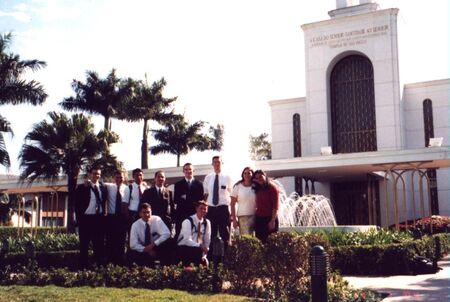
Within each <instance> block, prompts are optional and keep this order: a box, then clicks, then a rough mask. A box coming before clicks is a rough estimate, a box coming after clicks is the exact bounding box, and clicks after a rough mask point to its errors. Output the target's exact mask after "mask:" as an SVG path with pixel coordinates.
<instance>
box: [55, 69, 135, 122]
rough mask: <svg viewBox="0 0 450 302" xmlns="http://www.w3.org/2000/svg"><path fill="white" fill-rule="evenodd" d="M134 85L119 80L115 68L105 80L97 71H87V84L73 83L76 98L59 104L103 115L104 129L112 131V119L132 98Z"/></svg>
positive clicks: (75, 81) (129, 80)
mask: <svg viewBox="0 0 450 302" xmlns="http://www.w3.org/2000/svg"><path fill="white" fill-rule="evenodd" d="M134 83H135V82H134V81H133V80H131V79H126V80H123V79H120V78H118V77H117V76H116V70H115V69H114V68H113V69H112V70H111V72H110V73H109V74H108V76H107V77H106V78H105V79H101V78H99V76H98V74H97V73H96V72H95V71H87V72H86V82H85V83H83V82H81V81H77V80H73V81H72V89H73V90H74V91H75V96H74V97H73V96H72V97H68V98H65V99H64V100H63V101H62V102H61V103H59V104H60V105H61V107H62V108H63V109H65V110H69V111H77V110H81V111H84V112H88V113H91V114H100V115H102V116H103V117H104V118H105V122H104V127H103V128H104V129H105V130H111V118H113V117H115V116H116V114H117V108H118V107H119V106H120V104H121V103H122V102H124V101H125V100H126V99H127V98H130V97H131V96H132V93H133V85H134Z"/></svg>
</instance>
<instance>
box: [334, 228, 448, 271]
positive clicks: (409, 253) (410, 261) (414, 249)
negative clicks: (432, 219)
mask: <svg viewBox="0 0 450 302" xmlns="http://www.w3.org/2000/svg"><path fill="white" fill-rule="evenodd" d="M332 250H333V252H332V253H333V261H332V267H333V268H334V269H335V270H337V271H339V272H340V273H342V274H344V275H409V274H416V273H419V272H418V267H417V257H419V256H422V257H426V258H428V259H431V260H436V261H437V260H439V259H441V258H442V256H443V255H445V254H448V253H449V252H450V235H449V234H435V235H433V236H424V237H422V238H421V239H419V240H411V241H407V242H404V243H393V244H386V245H363V246H343V247H335V248H333V249H332Z"/></svg>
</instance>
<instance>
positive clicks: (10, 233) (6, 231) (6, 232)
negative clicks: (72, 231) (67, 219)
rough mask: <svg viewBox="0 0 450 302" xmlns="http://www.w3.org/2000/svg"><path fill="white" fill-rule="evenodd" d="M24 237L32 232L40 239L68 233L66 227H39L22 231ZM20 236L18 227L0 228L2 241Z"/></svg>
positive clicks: (0, 239)
mask: <svg viewBox="0 0 450 302" xmlns="http://www.w3.org/2000/svg"><path fill="white" fill-rule="evenodd" d="M21 232H22V233H23V235H24V236H30V234H31V232H33V234H36V237H40V236H41V235H44V236H45V235H46V234H47V233H53V234H64V233H67V229H66V228H64V227H54V228H51V227H38V228H33V229H32V228H23V230H21ZM18 234H19V228H18V227H9V226H1V227H0V241H3V240H4V239H6V238H8V237H12V238H16V237H17V236H18Z"/></svg>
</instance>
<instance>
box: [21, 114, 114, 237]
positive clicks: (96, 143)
mask: <svg viewBox="0 0 450 302" xmlns="http://www.w3.org/2000/svg"><path fill="white" fill-rule="evenodd" d="M48 116H49V118H50V122H48V121H46V120H43V121H41V122H40V123H38V124H35V125H34V126H33V129H32V130H31V131H30V132H29V133H28V134H27V136H26V137H25V144H24V145H23V146H22V149H21V151H20V155H19V160H20V168H21V169H22V173H21V175H20V178H21V180H22V181H28V182H29V183H31V182H33V181H34V180H36V179H38V178H43V179H45V180H47V181H50V182H54V181H56V180H57V179H58V177H60V176H61V174H66V175H67V188H68V195H69V202H68V214H69V216H68V217H69V219H68V229H69V230H71V231H73V230H74V220H73V218H74V212H75V198H74V197H75V196H74V193H75V188H76V186H77V179H78V176H79V174H80V172H81V171H82V170H83V169H84V168H85V167H86V166H88V165H89V164H92V163H93V162H94V161H95V160H97V159H99V157H100V156H101V154H103V153H104V151H105V149H107V145H108V144H109V143H113V142H114V141H113V140H112V136H108V135H105V133H104V131H101V132H100V133H99V134H96V133H95V132H94V124H93V123H92V122H91V120H90V119H89V118H86V117H85V116H83V115H82V114H74V115H72V116H71V117H67V116H66V115H65V114H64V113H57V112H49V113H48ZM105 137H108V139H105Z"/></svg>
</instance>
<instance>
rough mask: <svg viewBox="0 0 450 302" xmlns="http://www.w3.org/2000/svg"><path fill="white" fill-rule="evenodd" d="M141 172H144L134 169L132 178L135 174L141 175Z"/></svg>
mask: <svg viewBox="0 0 450 302" xmlns="http://www.w3.org/2000/svg"><path fill="white" fill-rule="evenodd" d="M141 172H142V173H144V171H142V169H140V168H136V169H134V170H133V176H134V175H135V174H137V173H141Z"/></svg>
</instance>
